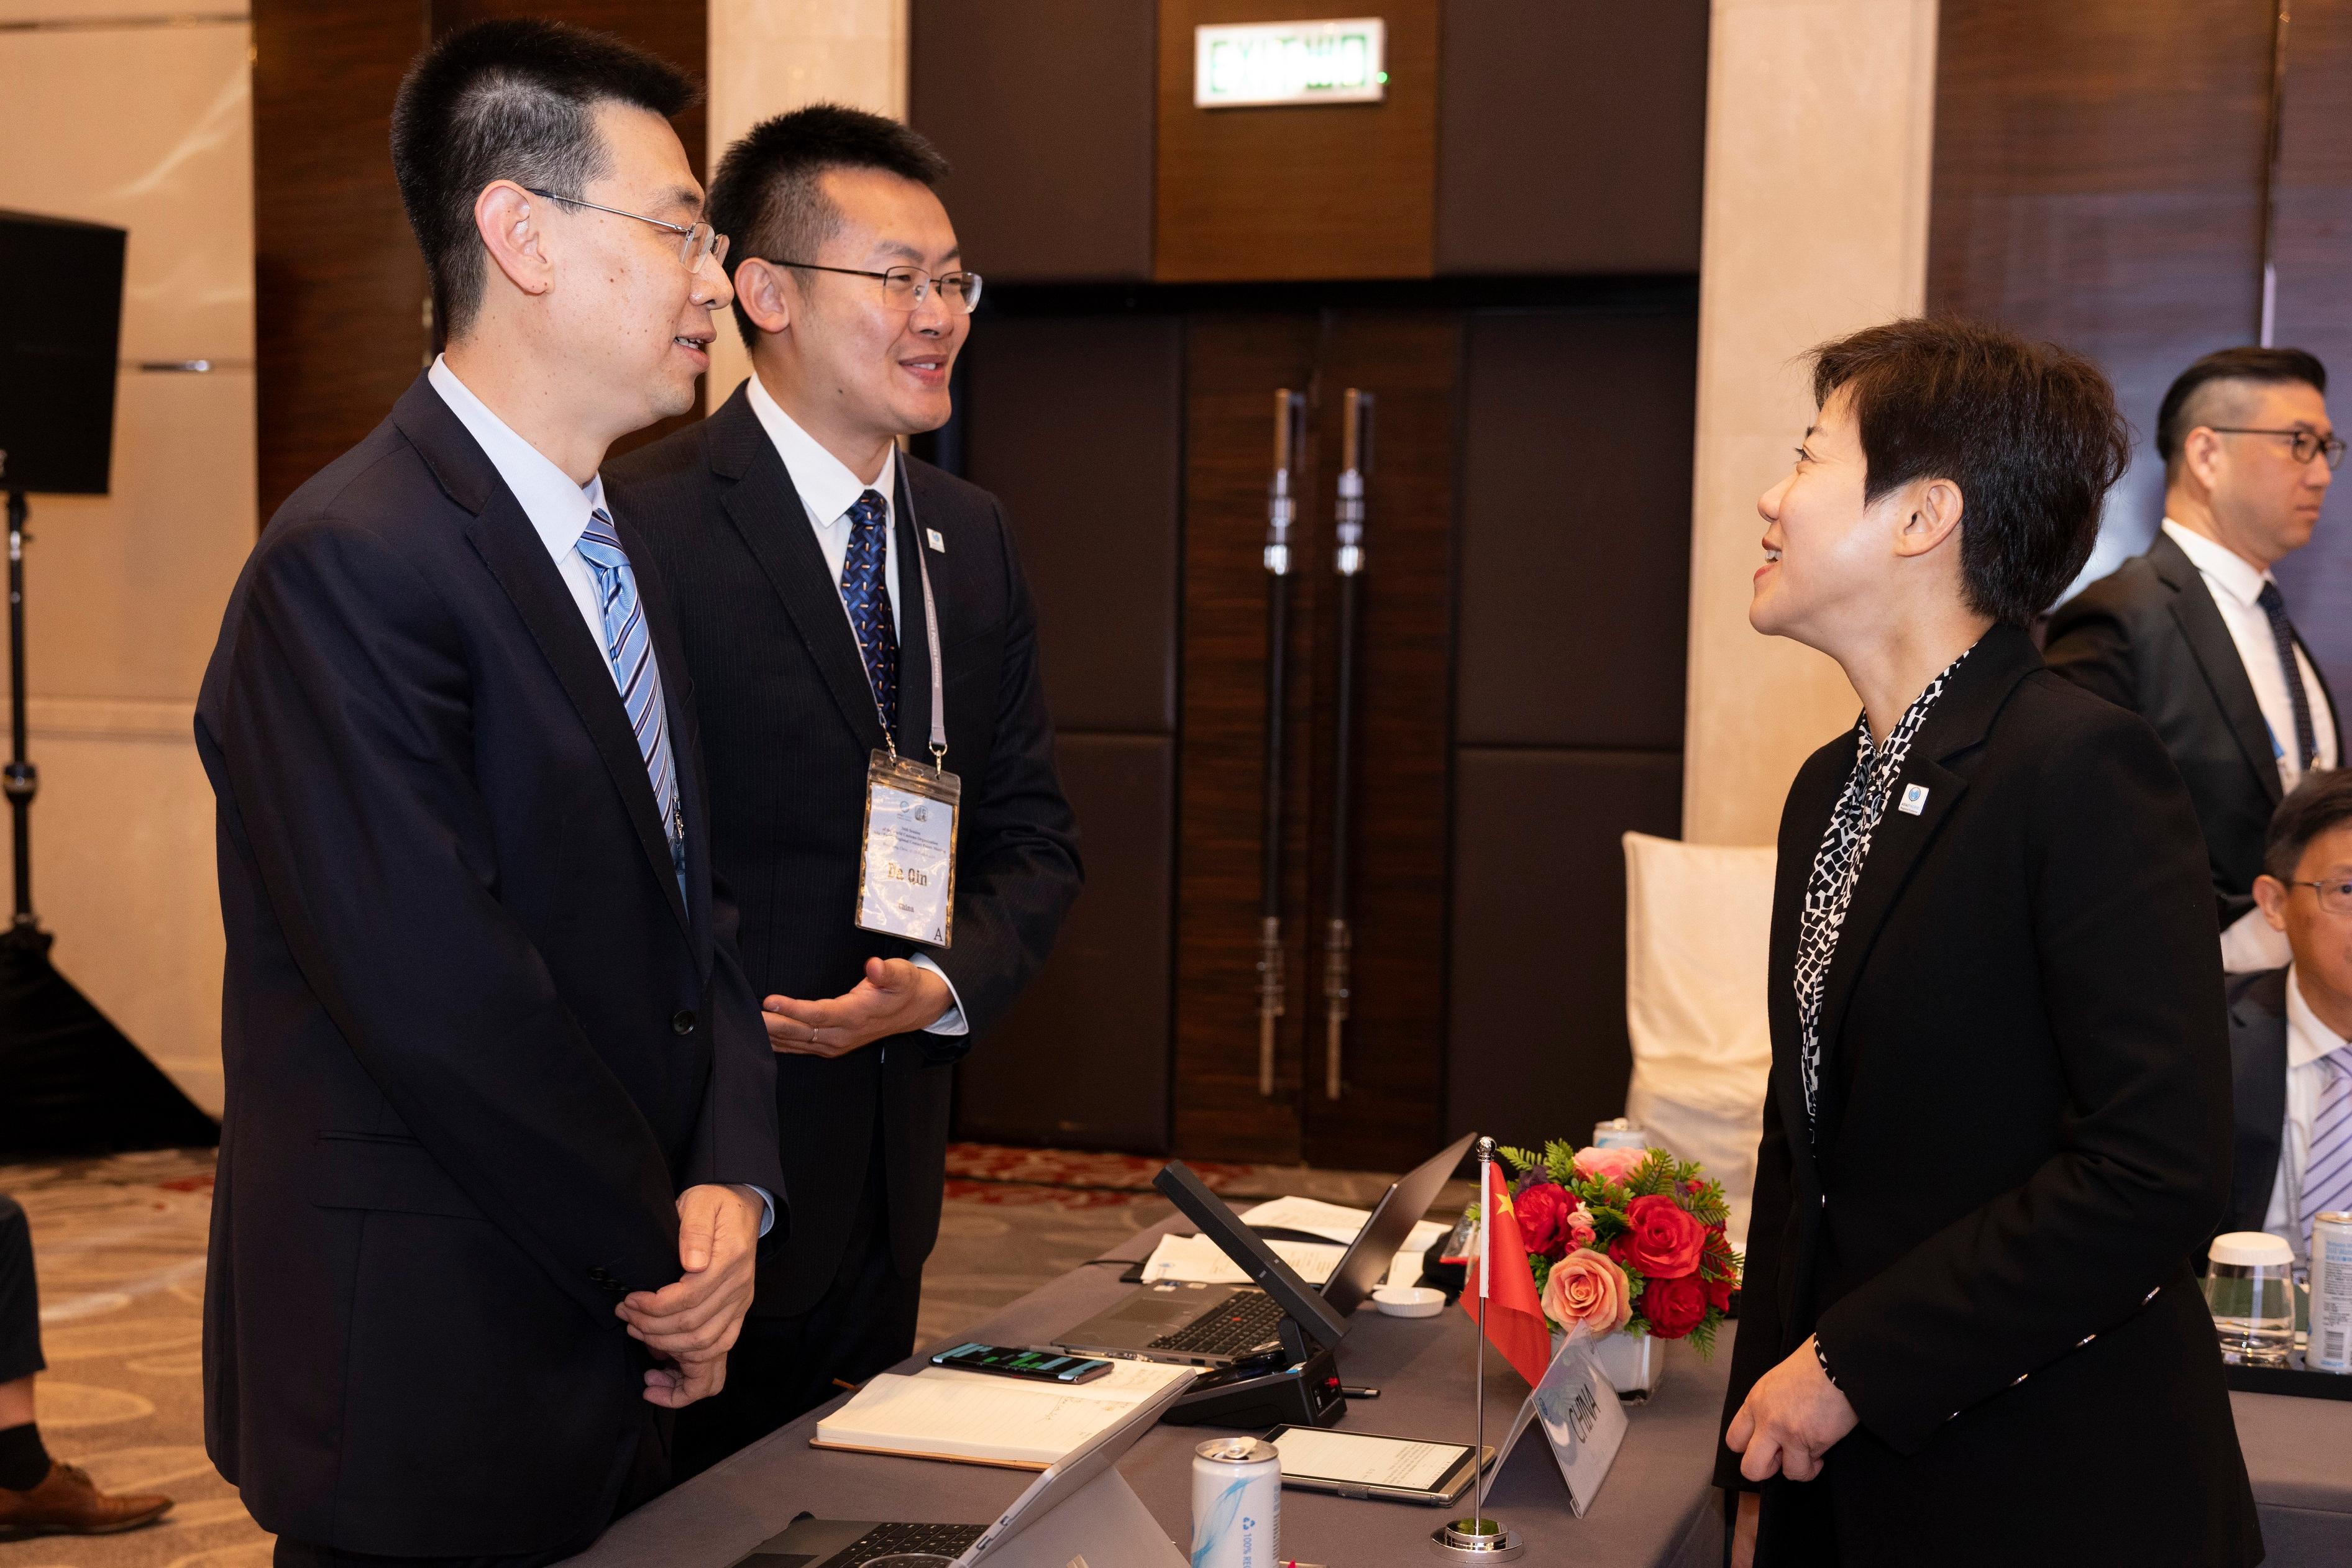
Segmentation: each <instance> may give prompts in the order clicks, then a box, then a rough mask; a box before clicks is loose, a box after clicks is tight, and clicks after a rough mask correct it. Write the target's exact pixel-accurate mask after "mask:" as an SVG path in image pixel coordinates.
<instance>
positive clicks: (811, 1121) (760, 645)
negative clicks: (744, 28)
mask: <svg viewBox="0 0 2352 1568" xmlns="http://www.w3.org/2000/svg"><path fill="white" fill-rule="evenodd" d="M945 173H946V165H945V163H944V162H942V161H941V160H940V156H939V154H938V153H937V152H935V151H933V150H932V149H931V147H930V146H929V143H927V142H925V141H923V140H922V139H921V138H920V137H919V136H917V135H915V134H914V133H913V132H912V131H908V130H907V129H906V128H905V127H904V126H901V125H898V124H897V123H895V122H894V121H891V120H886V119H883V118H882V117H880V116H878V115H873V114H866V113H862V112H860V111H858V110H849V109H843V108H838V107H835V106H832V105H818V106H816V107H814V108H810V109H804V110H797V111H795V112H793V113H791V114H785V115H781V116H778V117H777V118H775V119H773V120H769V121H767V122H766V123H764V124H762V125H760V126H758V127H756V128H755V129H754V130H753V131H751V133H750V134H749V135H748V136H746V137H745V138H744V139H743V140H742V141H739V142H737V143H736V144H735V146H733V147H732V148H730V150H729V151H728V152H727V154H726V156H725V158H724V159H723V160H721V162H720V163H719V170H718V172H717V174H716V175H715V176H714V178H713V179H712V182H711V192H710V216H711V221H712V222H713V223H715V224H716V225H718V226H719V229H720V230H722V231H723V232H725V233H727V234H729V235H731V236H732V238H733V244H734V249H733V252H732V260H731V262H730V265H731V266H732V267H733V269H734V271H733V276H734V279H735V282H736V287H737V290H738V294H737V298H736V304H735V319H736V323H737V325H738V327H739V328H740V330H741V332H742V334H743V340H744V341H745V343H746V344H747V345H748V346H749V347H750V349H751V364H752V369H753V371H754V374H753V375H752V376H751V379H750V380H749V381H747V382H744V384H743V385H742V386H741V387H740V388H738V389H736V392H735V393H734V395H733V396H732V397H731V398H730V399H728V401H727V402H726V403H725V405H724V406H723V407H721V408H720V409H719V412H718V413H714V414H712V415H711V416H710V417H709V419H707V420H705V421H703V422H702V423H700V424H698V425H696V426H694V427H692V428H691V429H688V430H685V431H681V432H679V433H678V434H675V435H672V436H670V437H668V438H667V440H665V441H662V442H660V443H658V444H655V445H653V446H651V447H648V448H646V450H645V451H643V452H639V453H635V454H632V455H630V457H629V458H628V460H627V461H626V462H625V463H622V464H618V465H615V474H614V479H615V483H616V485H617V486H618V491H619V494H620V496H621V497H622V499H623V502H624V504H625V506H626V507H628V508H629V509H630V510H632V511H634V512H635V513H637V514H639V515H642V516H644V517H646V518H647V520H648V525H649V528H648V531H649V534H650V535H651V536H652V538H653V544H654V550H655V556H656V560H657V562H658V563H659V565H660V567H661V569H662V572H663V575H664V577H665V578H666V579H667V580H668V581H669V583H670V584H671V586H672V587H673V589H674V590H676V591H677V594H678V597H679V599H680V601H681V602H686V603H691V604H693V605H694V606H695V607H696V610H695V613H694V615H693V616H692V617H690V618H689V619H688V621H687V622H686V625H685V628H684V630H685V647H686V659H687V664H688V669H689V670H690V672H691V673H692V674H693V677H694V685H695V691H696V695H697V701H698V711H699V714H700V717H701V725H702V736H703V746H704V749H705V751H706V753H707V755H708V756H709V760H710V789H711V820H712V830H713V832H714V834H715V847H716V852H717V858H718V866H719V873H720V874H721V875H722V876H723V877H724V878H725V879H726V881H727V883H729V885H730V886H731V887H732V888H733V889H734V890H735V892H736V893H737V894H738V895H739V896H740V898H741V900H742V902H743V913H744V923H743V954H744V965H745V968H746V970H747V972H748V973H749V974H750V976H751V983H752V985H753V987H754V988H755V989H756V990H757V992H758V993H759V995H760V996H761V998H762V999H763V1006H764V1007H765V1008H766V1009H767V1015H766V1023H767V1027H768V1033H769V1037H770V1039H771V1040H772V1042H773V1044H774V1047H775V1050H776V1052H777V1057H776V1111H777V1120H778V1124H779V1129H780V1132H781V1135H782V1150H781V1152H782V1161H783V1168H784V1180H785V1185H786V1186H787V1188H788V1189H789V1191H790V1193H791V1199H792V1229H791V1234H790V1236H789V1238H788V1239H787V1240H786V1242H785V1244H784V1245H783V1246H782V1248H780V1249H777V1253H778V1255H777V1256H776V1257H775V1258H774V1259H773V1260H770V1261H764V1262H763V1263H762V1265H761V1274H760V1285H759V1292H758V1295H757V1297H756V1298H755V1300H754V1301H753V1303H752V1309H751V1317H749V1318H748V1319H747V1320H746V1321H745V1326H744V1332H743V1336H742V1338H741V1340H740V1342H739V1343H737V1345H736V1348H735V1350H734V1352H733V1354H732V1355H731V1356H730V1362H729V1375H728V1385H727V1388H726V1391H725V1392H724V1393H722V1394H721V1395H720V1396H719V1397H718V1398H717V1399H715V1400H713V1401H710V1402H709V1403H708V1404H706V1405H705V1406H701V1407H699V1408H698V1409H697V1410H696V1411H694V1412H692V1413H690V1414H689V1415H688V1416H687V1417H686V1418H685V1419H683V1420H682V1421H681V1422H680V1424H679V1429H678V1459H679V1464H680V1466H681V1467H682V1468H684V1469H687V1470H688V1471H691V1470H692V1469H697V1468H699V1467H701V1466H704V1465H708V1464H709V1463H712V1462H714V1461H716V1460H717V1459H719V1458H723V1457H724V1456H726V1455H727V1454H729V1453H731V1452H733V1451H734V1450H735V1449H737V1448H741V1447H742V1446H743V1445H745V1444H747V1443H750V1442H751V1441H753V1440H755V1439H757V1438H758V1437H761V1436H762V1435H764V1434H765V1433H767V1432H769V1431H771V1430H772V1429H773V1428H775V1427H778V1426H781V1425H782V1424H783V1423H784V1422H786V1421H789V1420H791V1419H792V1418H793V1417H794V1416H798V1415H800V1414H801V1413H802V1412H803V1411H805V1410H807V1409H809V1408H810V1407H811V1406H814V1405H817V1404H819V1403H821V1402H823V1401H824V1400H825V1399H827V1398H830V1397H831V1396H833V1395H835V1393H837V1392H839V1389H840V1388H841V1387H842V1386H844V1385H851V1384H856V1383H861V1382H863V1381H864V1380H866V1378H868V1377H870V1376H872V1375H874V1374H876V1373H877V1372H880V1371H882V1370H883V1369H885V1368H886V1367H888V1366H889V1365H891V1364H893V1363H895V1362H898V1361H899V1360H901V1359H902V1358H904V1357H905V1356H906V1355H907V1354H908V1353H909V1352H910V1351H911V1350H912V1349H913V1348H914V1338H915V1320H916V1312H917V1308H918V1305H919V1301H920V1295H921V1281H922V1265H923V1260H924V1259H925V1257H926V1256H928V1255H929V1252H930V1249H931V1245H932V1242H933V1241H934V1239H936V1237H937V1235H938V1231H939V1218H940V1188H941V1185H942V1179H943V1176H944V1174H945V1155H946V1145H947V1134H948V1113H949V1095H950V1084H951V1082H952V1074H951V1071H950V1069H951V1066H952V1064H953V1063H954V1062H955V1061H957V1060H958V1059H959V1058H960V1057H961V1056H962V1055H963V1054H964V1052H965V1051H967V1050H968V1049H970V1047H971V1042H972V1041H973V1040H975V1039H977V1038H978V1037H980V1036H982V1035H983V1034H985V1033H986V1032H987V1031H988V1030H989V1029H990V1028H991V1027H992V1026H993V1025H994V1024H995V1022H996V1020H997V1019H1000V1018H1002V1017H1003V1014H1004V1011H1005V1009H1006V1008H1007V1007H1008V1006H1009V1005H1010V1004H1011V1003H1012V1001H1013V998H1014V996H1015V995H1016V994H1017V993H1018V992H1019V991H1020V989H1021V988H1022V987H1023V986H1024V984H1025V983H1026V982H1027V981H1028V979H1029V978H1030V977H1031V976H1032V975H1034V973H1035V972H1036V970H1037V967H1038V966H1039V965H1040V964H1041V963H1043V962H1044V961H1045V955H1046V953H1047V951H1048V949H1049V948H1050V947H1051V946H1052V945H1053V941H1054V936H1055V931H1056V930H1057V929H1058V927H1059V926H1060V925H1061V921H1062V917H1063V915H1064V913H1065V912H1066V910H1067V909H1068V908H1069V905H1070V903H1071V900H1072V899H1074V898H1075V897H1076V895H1077V892H1078V884H1079V879H1080V871H1079V864H1078V854H1077V839H1076V827H1075V824H1074V822H1073V821H1072V818H1071V813H1070V808H1069V806H1068V804H1067V802H1066V800H1064V799H1063V795H1062V790H1061V786H1060V783H1059V781H1058V780H1057V779H1056V778H1055V768H1054V756H1053V742H1054V733H1053V726H1052V722H1051V720H1050V719H1049V718H1048V716H1047V714H1046V710H1045V692H1044V687H1043V685H1042V682H1041V678H1040V673H1039V666H1038V653H1037V630H1036V620H1035V615H1034V612H1033V610H1032V607H1031V603H1030V599H1029V591H1028V588H1027V585H1026V583H1025V582H1024V578H1023V574H1022V570H1021V562H1020V558H1019V555H1018V553H1017V551H1016V550H1015V549H1014V547H1013V533H1012V529H1011V528H1010V527H1009V526H1008V525H1007V523H1006V520H1005V517H1004V513H1003V508H1002V507H1000V506H999V505H998V504H997V501H996V498H995V497H992V496H991V495H989V494H988V493H987V492H986V491H983V490H981V489H978V488H976V487H974V486H971V485H968V484H965V483H964V482H963V481H961V479H958V478H955V477H953V476H950V475H948V474H945V473H943V472H941V471H940V469H938V468H935V467H932V466H931V465H929V464H926V463H922V462H919V461H916V460H914V459H912V458H909V457H908V456H906V455H903V454H901V453H900V452H899V451H898V445H897V442H898V438H899V437H900V436H903V435H907V434H912V433H914V432H917V431H926V430H935V429H937V428H938V427H939V426H940V425H941V424H942V423H946V421H947V418H948V414H949V412H950V402H949V378H950V374H951V372H952V371H953V369H954V365H955V359H956V355H957V353H958V352H959V351H960V350H961V348H962V346H963V343H964V340H965V338H966V336H967V334H968V333H969V332H970V330H971V308H972V307H973V306H974V305H975V304H976V303H977V302H978V301H979V298H980V289H981V280H980V277H979V276H978V275H977V274H975V273H973V272H971V271H970V270H968V269H967V268H966V267H964V265H963V261H962V256H961V251H960V249H959V247H958V245H957V241H956V234H955V228H954V225H952V224H950V222H949V221H948V214H947V209H946V208H945V207H944V206H942V205H941V204H940V199H939V197H938V195H937V194H936V193H934V191H933V189H932V187H933V186H934V185H935V184H936V183H938V182H939V181H940V179H941V178H942V177H943V176H944V174H945ZM939 775H952V776H953V777H954V778H955V779H957V780H960V784H961V800H960V803H959V805H958V806H957V808H956V810H957V811H958V819H957V823H956V827H955V829H954V831H953V836H952V838H951V840H950V842H951V844H952V850H951V851H950V852H949V853H948V855H947V856H946V858H945V859H944V860H942V861H940V862H938V863H937V866H936V867H935V869H939V870H943V871H945V872H946V875H945V878H944V880H934V881H933V882H932V883H930V884H929V885H930V887H931V889H932V897H931V899H930V900H929V903H928V904H926V903H925V902H924V901H923V900H922V899H920V898H917V897H915V896H913V894H914V893H915V892H916V891H917V890H916V889H915V888H914V887H913V886H912V885H911V884H909V883H905V882H892V881H889V880H888V879H887V875H886V873H884V872H883V871H882V868H881V866H880V865H879V863H878V862H879V861H880V859H881V858H882V857H881V856H880V854H879V852H878V851H877V849H876V847H875V845H876V841H874V840H873V839H871V838H870V837H869V835H868V833H867V831H866V829H867V811H868V805H869V801H874V802H876V803H877V806H876V809H877V810H880V809H881V804H880V803H881V802H882V801H883V800H884V797H883V796H882V795H881V794H878V793H877V786H876V783H875V780H877V779H882V778H884V777H886V776H896V777H897V778H898V781H899V782H900V783H904V784H907V785H908V788H909V789H921V788H923V787H925V786H924V780H925V779H927V778H932V777H935V776H939ZM939 805H940V802H938V801H932V802H930V804H929V807H922V808H917V809H924V810H932V811H933V812H934V815H935V820H936V811H937V808H938V806H939ZM894 863H895V862H894ZM950 867H951V869H949V868H950ZM886 905H887V906H889V908H888V909H887V910H886V908H885V906H886ZM918 905H921V907H919V908H918V907H917V906H918ZM902 916H903V918H901V917H902Z"/></svg>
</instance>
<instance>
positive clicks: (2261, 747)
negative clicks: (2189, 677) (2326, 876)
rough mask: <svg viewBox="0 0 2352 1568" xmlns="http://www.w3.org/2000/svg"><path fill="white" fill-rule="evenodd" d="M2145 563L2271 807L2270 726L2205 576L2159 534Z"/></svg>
mask: <svg viewBox="0 0 2352 1568" xmlns="http://www.w3.org/2000/svg"><path fill="white" fill-rule="evenodd" d="M2147 559H2148V564H2149V565H2151V566H2153V567H2155V568H2156V575H2157V576H2158V578H2159V579H2160V580H2162V581H2163V582H2164V584H2165V585H2166V586H2167V587H2168V588H2170V589H2171V590H2172V619H2173V621H2174V622H2175V623H2176V624H2177V625H2179V628H2180V635H2181V637H2182V639H2183V640H2184V641H2185V642H2187V643H2188V644H2189V653H2190V654H2191V655H2192V656H2193V657H2194V658H2195V659H2196V661H2197V667H2198V669H2199V670H2200V671H2201V672H2202V673H2203V674H2204V676H2205V684H2206V685H2207V686H2209V687H2210V688H2211V690H2212V693H2213V700H2214V701H2215V702H2216V703H2218V704H2219V705H2220V706H2221V716H2222V718H2223V719H2225V720H2226V721H2228V723H2229V726H2230V733H2231V735H2233V736H2235V737H2237V740H2238V749H2239V750H2241V751H2242V752H2244V753H2245V757H2246V766H2247V767H2249V768H2252V769H2253V770H2254V778H2255V779H2256V780H2257V781H2258V782H2259V783H2260V784H2261V785H2262V788H2263V794H2265V795H2267V796H2268V797H2269V798H2270V801H2271V804H2273V806H2275V805H2276V804H2278V801H2279V796H2280V792H2281V789H2280V784H2279V770H2278V758H2277V755H2276V754H2275V752H2274V751H2273V747H2272V741H2271V727H2270V725H2269V724H2268V723H2267V722H2266V721H2264V719H2263V705H2262V704H2261V703H2259V702H2257V701H2256V700H2255V698H2254V685H2253V683H2252V681H2250V680H2248V679H2247V678H2246V664H2245V661H2244V660H2243V659H2242V658H2241V657H2240V656H2239V653H2238V644H2237V643H2236V641H2235V640H2234V639H2233V638H2231V635H2230V628H2229V626H2228V625H2227V623H2225V622H2223V621H2222V619H2221V607H2220V606H2219V605H2217V604H2215V603H2214V602H2213V591H2212V590H2211V589H2210V588H2208V587H2206V586H2205V574H2204V573H2202V572H2200V571H2199V570H2197V563H2196V562H2195V561H2193V560H2190V559H2189V552H2188V551H2187V550H2184V549H2181V548H2180V546H2179V544H2177V543H2175V542H2174V540H2173V538H2172V536H2171V535H2170V534H2168V533H2163V532H2161V531H2159V532H2158V534H2157V536H2156V543H2154V544H2153V545H2150V546H2149V547H2148V551H2147Z"/></svg>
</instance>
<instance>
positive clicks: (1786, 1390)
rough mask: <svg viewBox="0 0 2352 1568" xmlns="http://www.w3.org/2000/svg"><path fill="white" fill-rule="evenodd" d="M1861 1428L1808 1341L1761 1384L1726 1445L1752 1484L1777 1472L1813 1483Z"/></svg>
mask: <svg viewBox="0 0 2352 1568" xmlns="http://www.w3.org/2000/svg"><path fill="white" fill-rule="evenodd" d="M1858 1425H1860V1422H1859V1420H1858V1419H1857V1418H1856V1416H1854V1413H1853V1406H1851V1405H1849V1404H1847V1403H1846V1398H1845V1396H1844V1395H1843V1394H1841V1393H1839V1392H1838V1389H1837V1385H1835V1384H1833V1383H1832V1382H1831V1381H1830V1380H1829V1376H1828V1375H1827V1374H1825V1373H1823V1372H1822V1364H1821V1361H1820V1359H1819V1358H1818V1357H1816V1356H1815V1355H1814V1354H1813V1342H1812V1341H1811V1339H1810V1338H1808V1339H1807V1340H1806V1341H1805V1343H1802V1344H1801V1345H1799V1346H1798V1347H1797V1348H1796V1350H1795V1352H1794V1353H1793V1354H1790V1357H1789V1359H1788V1360H1786V1361H1784V1362H1782V1363H1781V1364H1780V1365H1778V1366H1776V1367H1774V1368H1773V1369H1772V1370H1771V1371H1769V1372H1768V1373H1766V1374H1765V1375H1763V1376H1761V1377H1759V1378H1758V1379H1757V1380H1756V1386H1755V1387H1753V1388H1751V1389H1749V1390H1748V1398H1747V1401H1746V1403H1744V1404H1742V1405H1741V1406H1739V1413H1738V1415H1736V1416H1733V1417H1732V1418H1731V1427H1730V1430H1728V1431H1727V1432H1726V1433H1725V1434H1724V1437H1723V1440H1724V1441H1725V1442H1726V1443H1728V1444H1729V1445H1730V1446H1731V1449H1732V1451H1733V1452H1734V1453H1737V1454H1738V1455H1739V1456H1740V1460H1739V1473H1740V1474H1741V1475H1743V1476H1746V1477H1747V1478H1748V1479H1749V1480H1751V1481H1760V1480H1765V1479H1769V1478H1770V1477H1771V1476H1772V1474H1773V1473H1774V1472H1775V1471H1778V1472H1779V1473H1780V1474H1781V1475H1784V1476H1786V1477H1788V1478H1789V1479H1790V1480H1792V1481H1809V1480H1811V1479H1813V1478H1814V1477H1815V1476H1817V1475H1819V1474H1821V1473H1822V1455H1823V1454H1826V1453H1828V1452H1829V1450H1830V1448H1831V1447H1832V1445H1834V1444H1835V1443H1836V1442H1837V1440H1838V1439H1839V1438H1841V1437H1844V1436H1845V1435H1846V1434H1847V1433H1848V1432H1851V1431H1853V1429H1854V1427H1856V1426H1858Z"/></svg>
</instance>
